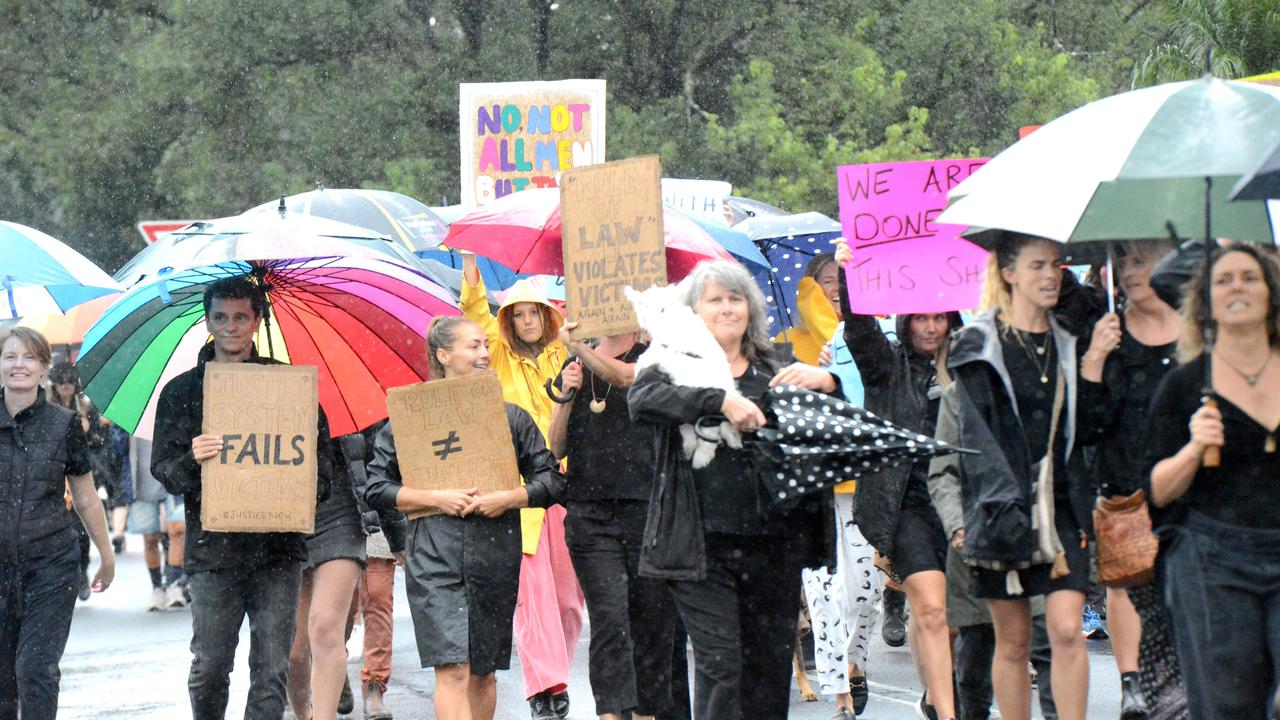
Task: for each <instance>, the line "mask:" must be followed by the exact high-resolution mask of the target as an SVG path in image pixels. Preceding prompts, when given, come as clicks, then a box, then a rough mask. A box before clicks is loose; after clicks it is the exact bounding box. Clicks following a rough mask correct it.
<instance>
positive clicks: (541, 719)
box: [529, 692, 559, 720]
mask: <svg viewBox="0 0 1280 720" xmlns="http://www.w3.org/2000/svg"><path fill="white" fill-rule="evenodd" d="M529 717H530V718H532V720H559V718H558V717H557V716H556V711H555V710H554V709H552V707H551V693H549V692H540V693H538V694H537V695H534V696H533V697H531V698H529Z"/></svg>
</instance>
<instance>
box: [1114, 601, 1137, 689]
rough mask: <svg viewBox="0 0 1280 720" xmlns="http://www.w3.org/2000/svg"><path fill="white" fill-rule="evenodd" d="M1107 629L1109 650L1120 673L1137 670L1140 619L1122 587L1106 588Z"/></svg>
mask: <svg viewBox="0 0 1280 720" xmlns="http://www.w3.org/2000/svg"><path fill="white" fill-rule="evenodd" d="M1107 630H1109V631H1111V650H1112V652H1114V653H1115V655H1116V668H1117V669H1119V670H1120V672H1121V673H1122V674H1123V673H1131V672H1138V643H1139V642H1140V641H1141V639H1142V621H1141V620H1140V619H1138V611H1137V610H1136V609H1135V608H1134V607H1133V603H1132V602H1130V601H1129V593H1128V592H1126V591H1125V589H1124V588H1107Z"/></svg>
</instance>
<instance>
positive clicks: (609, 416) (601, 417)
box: [565, 343, 653, 502]
mask: <svg viewBox="0 0 1280 720" xmlns="http://www.w3.org/2000/svg"><path fill="white" fill-rule="evenodd" d="M647 347H648V346H647V345H643V344H640V343H636V344H635V346H634V347H632V348H631V349H630V350H628V351H627V352H625V353H623V354H622V355H619V356H618V357H617V358H616V359H617V360H619V361H621V362H624V363H634V362H635V361H636V358H638V357H640V353H643V352H644V351H645V349H646V348H647ZM569 362H572V360H570V361H569ZM567 364H568V363H567V362H566V365H567ZM593 397H594V398H598V399H601V400H603V401H604V411H603V412H599V413H594V412H591V400H592V398H593ZM565 444H566V454H567V456H568V460H569V472H568V473H567V474H566V477H567V478H568V481H569V482H568V487H567V490H566V493H565V500H566V501H567V502H590V501H595V500H648V499H649V488H650V486H651V485H652V483H653V443H652V439H651V438H650V436H649V434H648V433H647V432H646V431H645V430H644V429H643V428H642V427H640V426H638V425H637V424H635V423H632V422H631V416H630V414H629V412H628V410H627V391H626V388H616V387H613V386H611V385H609V384H608V383H606V382H605V381H604V380H603V379H602V378H600V377H598V376H597V375H596V374H595V373H593V372H591V369H590V368H588V367H587V365H586V363H583V364H582V387H581V388H579V389H578V394H577V396H576V398H575V399H574V401H573V408H572V410H570V412H569V430H568V434H567V437H566V443H565Z"/></svg>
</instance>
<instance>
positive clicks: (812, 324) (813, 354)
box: [773, 277, 840, 365]
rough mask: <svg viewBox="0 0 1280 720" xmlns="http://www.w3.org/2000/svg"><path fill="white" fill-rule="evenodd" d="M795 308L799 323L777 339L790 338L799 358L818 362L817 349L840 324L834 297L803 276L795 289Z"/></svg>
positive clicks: (819, 350)
mask: <svg viewBox="0 0 1280 720" xmlns="http://www.w3.org/2000/svg"><path fill="white" fill-rule="evenodd" d="M796 309H797V311H798V312H799V314H800V323H799V324H798V325H796V326H795V327H793V328H791V329H790V330H786V331H784V332H782V333H780V334H779V335H778V337H776V338H774V339H773V341H774V342H779V343H780V342H789V343H791V349H792V351H793V352H794V353H795V356H796V359H797V360H799V361H800V362H802V363H806V364H808V365H817V364H818V353H820V352H822V346H823V345H826V344H827V343H828V342H830V341H831V336H832V335H834V334H835V332H836V326H837V325H839V324H840V317H839V316H838V315H836V309H835V308H834V307H832V306H831V301H830V300H828V299H827V296H826V295H824V294H823V292H822V286H821V285H819V284H818V281H817V280H814V279H813V278H811V277H804V278H800V286H799V287H798V288H797V289H796Z"/></svg>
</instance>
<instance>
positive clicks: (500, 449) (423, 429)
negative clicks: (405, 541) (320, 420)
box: [387, 373, 520, 519]
mask: <svg viewBox="0 0 1280 720" xmlns="http://www.w3.org/2000/svg"><path fill="white" fill-rule="evenodd" d="M387 414H388V415H389V416H390V418H391V432H392V433H394V437H395V441H396V459H397V462H398V463H399V465H400V479H401V481H402V482H403V483H404V486H405V487H411V488H419V489H422V490H467V489H470V488H476V489H478V490H479V491H480V493H481V494H484V493H488V492H494V491H497V490H511V489H512V488H516V487H519V486H520V470H519V468H518V467H517V466H516V454H515V449H514V447H513V446H512V438H511V426H510V425H509V424H508V423H507V411H506V407H505V405H504V404H503V402H502V383H501V382H500V381H499V380H498V376H497V375H495V374H493V373H482V374H479V375H470V376H467V377H460V378H451V379H448V380H433V381H431V382H425V383H418V384H416V385H408V386H405V387H400V388H394V389H392V390H390V391H389V392H388V393H387ZM435 514H437V513H431V512H424V513H411V514H410V515H409V517H410V519H413V518H419V517H425V516H427V515H435Z"/></svg>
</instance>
